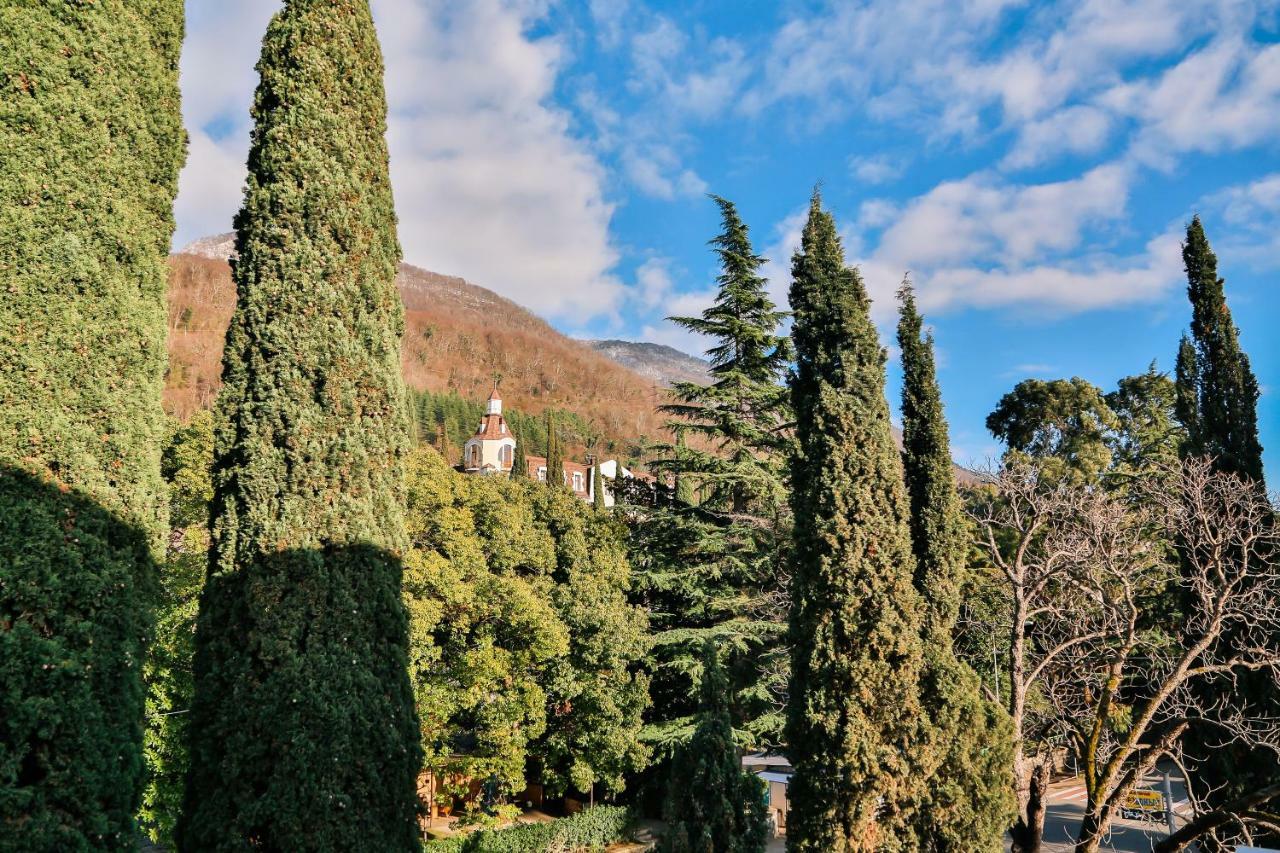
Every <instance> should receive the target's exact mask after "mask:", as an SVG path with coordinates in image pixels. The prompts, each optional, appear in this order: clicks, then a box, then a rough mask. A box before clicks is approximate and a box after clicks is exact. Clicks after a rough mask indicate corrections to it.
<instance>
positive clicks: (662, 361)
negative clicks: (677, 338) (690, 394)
mask: <svg viewBox="0 0 1280 853" xmlns="http://www.w3.org/2000/svg"><path fill="white" fill-rule="evenodd" d="M587 343H588V344H590V345H591V346H592V347H593V348H594V349H595V351H596V352H600V353H604V354H605V355H607V356H608V357H609V358H611V359H613V360H614V361H616V362H618V364H621V365H622V366H623V367H627V368H630V369H631V370H634V371H635V372H636V373H639V374H640V375H641V376H645V377H648V378H649V379H652V380H653V381H654V382H657V383H658V384H659V385H662V386H663V387H665V388H670V387H671V386H673V385H674V384H675V383H677V382H696V383H698V384H699V385H709V384H710V383H711V373H710V372H709V371H710V368H711V365H710V363H709V362H707V361H706V360H704V359H701V358H695V357H694V356H691V355H689V354H688V353H683V352H681V351H680V350H678V349H676V348H675V347H669V346H666V345H664V344H650V343H643V342H638V341H618V340H607V341H587Z"/></svg>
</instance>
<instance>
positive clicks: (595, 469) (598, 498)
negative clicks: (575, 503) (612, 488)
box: [591, 459, 606, 512]
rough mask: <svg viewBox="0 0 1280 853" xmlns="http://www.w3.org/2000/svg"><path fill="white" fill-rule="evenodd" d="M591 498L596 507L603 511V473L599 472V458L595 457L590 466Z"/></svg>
mask: <svg viewBox="0 0 1280 853" xmlns="http://www.w3.org/2000/svg"><path fill="white" fill-rule="evenodd" d="M591 496H592V497H591V500H592V503H594V504H595V507H596V509H598V510H600V511H601V512H603V511H604V510H605V509H606V507H605V503H604V475H603V474H601V473H600V460H599V459H597V460H595V462H594V463H593V464H592V466H591Z"/></svg>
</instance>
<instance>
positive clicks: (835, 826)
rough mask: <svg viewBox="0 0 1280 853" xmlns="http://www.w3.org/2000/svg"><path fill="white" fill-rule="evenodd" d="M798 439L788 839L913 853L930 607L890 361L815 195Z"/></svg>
mask: <svg viewBox="0 0 1280 853" xmlns="http://www.w3.org/2000/svg"><path fill="white" fill-rule="evenodd" d="M791 307H792V310H793V311H794V313H795V325H794V327H793V332H792V336H793V340H794V342H795V347H796V367H795V373H794V375H793V376H792V380H791V390H792V403H793V406H794V408H795V412H796V435H797V446H796V453H795V457H794V460H793V464H792V482H793V493H792V507H793V511H794V514H795V536H794V543H795V544H794V549H795V554H794V556H793V558H792V564H793V566H794V574H793V576H792V593H791V626H790V628H791V636H790V639H791V647H792V660H791V685H790V694H789V701H788V709H787V729H786V734H787V744H788V746H787V749H788V754H789V756H790V758H791V763H792V765H793V766H794V767H795V775H794V776H793V777H792V780H791V785H790V791H789V799H790V803H791V812H790V816H789V817H788V821H787V834H788V848H789V849H791V850H794V851H815V853H816V851H822V853H844V851H854V850H886V849H901V848H904V847H905V848H907V849H909V844H908V842H907V841H906V839H907V838H908V831H907V827H906V826H905V825H904V823H905V820H904V819H905V815H904V814H903V813H902V812H901V811H900V808H899V804H900V803H901V802H902V801H903V800H904V799H905V798H906V797H907V796H908V795H909V792H910V788H911V786H912V785H914V784H916V780H913V779H912V778H910V777H911V774H912V762H911V757H910V753H911V752H912V751H913V750H914V746H913V744H912V743H911V742H910V739H911V738H912V737H913V736H914V735H915V732H914V727H915V725H916V723H915V721H916V719H917V718H919V717H920V716H921V714H922V708H921V705H920V700H919V696H918V687H917V685H918V683H919V681H920V671H921V653H922V652H921V641H920V634H921V628H922V624H921V606H920V600H919V596H918V595H917V594H916V592H915V589H914V588H913V586H912V574H913V571H914V568H915V560H914V558H913V557H912V553H911V533H910V528H909V526H908V505H907V498H906V495H905V494H904V488H903V469H902V461H901V458H900V456H899V454H898V450H897V448H896V447H895V446H894V442H893V435H892V432H891V429H890V423H889V407H888V404H887V402H886V400H885V396H884V386H885V375H884V365H885V354H884V350H883V349H882V348H881V346H880V342H879V340H878V339H877V335H876V330H875V326H874V325H872V323H871V317H870V300H869V299H868V298H867V293H866V289H865V288H864V286H863V284H862V280H861V277H860V276H859V274H858V272H857V270H854V269H849V268H847V267H846V266H845V263H844V254H843V250H842V248H841V246H840V240H839V237H838V236H837V234H836V226H835V221H834V219H833V218H832V217H831V215H830V214H828V213H826V212H825V211H823V210H822V207H821V199H820V197H819V195H818V194H817V193H816V192H815V193H814V196H813V201H812V203H811V206H810V209H809V218H808V222H807V223H806V225H805V228H804V233H803V237H802V242H801V247H800V250H799V251H798V252H797V253H796V255H795V257H794V258H793V261H792V284H791Z"/></svg>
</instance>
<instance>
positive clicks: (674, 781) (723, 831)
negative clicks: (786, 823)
mask: <svg viewBox="0 0 1280 853" xmlns="http://www.w3.org/2000/svg"><path fill="white" fill-rule="evenodd" d="M699 695H700V698H699V702H698V715H697V728H696V729H695V730H694V733H693V737H692V738H690V739H689V742H688V743H687V744H685V745H683V746H682V747H680V749H679V750H678V751H677V753H676V757H675V758H674V760H673V761H672V762H671V768H670V781H669V782H668V785H667V799H666V802H665V803H664V807H663V810H664V813H665V815H666V820H667V833H666V835H665V836H664V838H663V843H662V845H661V847H660V848H659V849H660V850H662V851H663V853H757V851H763V850H764V849H765V843H766V835H767V828H766V817H767V816H766V814H765V811H766V809H765V792H764V785H763V784H762V782H761V780H760V779H758V778H757V777H756V776H755V775H754V774H752V773H747V772H744V771H743V769H742V762H741V760H740V759H739V757H738V747H737V744H736V743H735V742H734V739H733V725H732V723H731V721H730V718H729V677H728V675H727V674H726V673H725V671H724V667H723V666H722V665H721V663H720V655H719V653H718V652H717V651H716V647H715V645H714V644H713V643H711V642H707V644H706V646H705V648H704V650H703V654H702V682H701V687H700V691H699Z"/></svg>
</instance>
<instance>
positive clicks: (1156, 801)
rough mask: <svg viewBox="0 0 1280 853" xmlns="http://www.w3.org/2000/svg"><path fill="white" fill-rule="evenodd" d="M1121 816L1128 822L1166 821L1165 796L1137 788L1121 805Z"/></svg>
mask: <svg viewBox="0 0 1280 853" xmlns="http://www.w3.org/2000/svg"><path fill="white" fill-rule="evenodd" d="M1120 816H1121V817H1123V818H1127V819H1128V820H1153V821H1160V820H1164V794H1162V793H1160V792H1159V791H1152V790H1150V789H1147V788H1135V789H1134V790H1132V791H1130V792H1129V793H1128V794H1126V795H1125V798H1124V802H1122V803H1121V804H1120Z"/></svg>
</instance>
